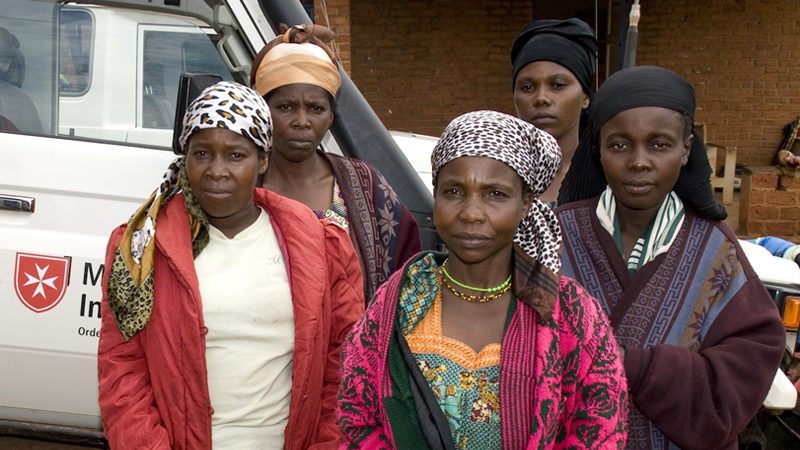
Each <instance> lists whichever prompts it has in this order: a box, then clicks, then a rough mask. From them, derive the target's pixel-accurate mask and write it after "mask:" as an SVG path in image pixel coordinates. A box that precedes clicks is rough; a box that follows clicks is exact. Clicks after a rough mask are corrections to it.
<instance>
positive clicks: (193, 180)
mask: <svg viewBox="0 0 800 450" xmlns="http://www.w3.org/2000/svg"><path fill="white" fill-rule="evenodd" d="M266 170H267V157H266V152H260V151H259V150H258V147H256V144H255V143H253V141H251V140H250V139H247V138H246V137H244V136H242V135H240V134H238V133H236V132H233V131H230V130H226V129H222V128H205V129H202V130H199V131H196V132H195V133H194V134H193V135H192V136H191V138H190V139H189V145H188V147H187V150H186V173H187V175H188V178H189V185H190V187H191V189H192V193H193V194H194V195H195V197H196V198H197V201H198V203H199V204H200V207H201V208H202V209H203V211H204V212H205V213H206V216H208V221H209V223H210V224H211V225H214V226H216V227H217V228H220V227H219V226H218V225H219V224H223V223H224V224H225V226H226V227H231V226H233V227H235V226H237V225H238V222H239V219H241V220H242V221H243V222H244V221H246V220H247V219H248V218H250V217H252V216H250V214H251V213H252V210H253V188H254V187H255V185H256V179H257V178H258V177H259V176H260V175H261V174H263V173H264V172H265V171H266Z"/></svg>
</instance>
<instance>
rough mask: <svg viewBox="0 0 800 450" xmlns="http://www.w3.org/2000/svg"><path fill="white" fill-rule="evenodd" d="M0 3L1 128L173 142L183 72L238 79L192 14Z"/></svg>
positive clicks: (13, 0) (44, 1) (45, 0)
mask: <svg viewBox="0 0 800 450" xmlns="http://www.w3.org/2000/svg"><path fill="white" fill-rule="evenodd" d="M0 9H2V10H3V11H4V13H3V16H2V17H0V131H13V132H21V133H26V134H35V135H50V136H59V137H65V138H74V139H90V140H101V141H108V142H114V143H121V144H135V145H148V146H155V147H162V148H165V149H167V148H170V146H171V143H172V129H173V123H174V120H175V103H176V98H177V91H178V80H179V77H180V75H181V73H183V72H192V73H213V74H216V75H219V76H221V77H222V78H223V79H225V80H234V77H233V76H232V75H231V73H230V71H229V70H228V68H227V67H226V65H225V63H224V62H223V60H222V58H221V57H220V54H219V53H218V51H217V49H216V46H215V41H216V40H217V35H216V33H215V32H214V30H213V28H211V27H209V26H208V24H205V23H203V22H201V21H199V20H198V19H195V18H192V17H183V16H179V15H174V14H165V13H156V12H148V11H137V10H135V9H131V8H114V7H108V6H94V5H85V6H84V5H80V6H79V5H66V6H64V5H59V4H56V2H55V1H54V0H29V1H25V2H19V1H18V0H0ZM6 61H8V63H7V62H6ZM237 81H244V80H237Z"/></svg>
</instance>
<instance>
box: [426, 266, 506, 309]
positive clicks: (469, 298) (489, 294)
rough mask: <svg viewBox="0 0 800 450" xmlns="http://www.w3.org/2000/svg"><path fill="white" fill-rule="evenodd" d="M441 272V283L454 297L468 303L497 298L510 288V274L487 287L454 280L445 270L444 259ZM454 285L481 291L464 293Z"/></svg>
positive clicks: (483, 301) (484, 301)
mask: <svg viewBox="0 0 800 450" xmlns="http://www.w3.org/2000/svg"><path fill="white" fill-rule="evenodd" d="M441 272H442V274H443V275H444V276H443V277H442V281H443V282H444V283H443V284H444V286H445V287H446V288H447V290H448V291H450V292H452V293H453V295H455V296H456V297H458V298H460V299H461V300H464V301H466V302H470V303H472V302H478V303H486V302H490V301H492V300H495V299H498V298H500V297H502V296H503V295H505V293H506V292H508V291H509V289H511V275H509V276H508V278H506V279H505V281H503V282H502V283H500V284H498V285H497V286H494V287H489V288H479V287H475V286H470V285H468V284H465V283H462V282H460V281H458V280H456V279H455V278H453V276H452V275H450V273H449V272H448V271H447V260H445V261H444V263H442V266H441ZM456 286H458V287H460V288H463V289H468V290H470V291H475V292H481V294H478V295H470V294H465V293H463V292H461V291H459V290H458V289H456Z"/></svg>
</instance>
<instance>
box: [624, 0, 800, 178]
mask: <svg viewBox="0 0 800 450" xmlns="http://www.w3.org/2000/svg"><path fill="white" fill-rule="evenodd" d="M799 6H800V4H798V2H797V1H784V0H704V1H693V0H647V1H643V2H642V20H641V22H640V23H639V28H640V33H639V35H640V41H639V51H638V59H637V63H638V64H657V65H663V66H666V67H669V68H671V69H673V70H675V71H677V72H678V73H680V74H681V75H683V76H684V77H686V78H687V79H688V80H689V81H690V82H691V83H692V84H693V85H694V87H695V90H696V93H697V106H698V117H697V120H698V121H699V122H706V124H707V127H708V134H709V136H708V140H709V141H712V142H716V143H720V144H724V145H735V146H737V147H738V154H737V161H738V162H742V163H745V164H749V165H768V164H771V163H772V159H773V157H774V155H775V151H776V149H777V148H778V146H779V145H780V142H781V138H782V128H783V126H784V125H785V124H787V123H789V122H791V121H792V120H793V119H794V118H795V117H797V116H798V115H800V45H798V42H800V8H798V7H799Z"/></svg>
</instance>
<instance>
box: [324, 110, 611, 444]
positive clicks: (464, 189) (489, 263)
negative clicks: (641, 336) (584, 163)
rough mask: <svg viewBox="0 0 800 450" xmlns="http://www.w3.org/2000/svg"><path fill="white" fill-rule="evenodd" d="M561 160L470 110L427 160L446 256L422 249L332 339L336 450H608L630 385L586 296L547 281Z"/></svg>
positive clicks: (543, 139)
mask: <svg viewBox="0 0 800 450" xmlns="http://www.w3.org/2000/svg"><path fill="white" fill-rule="evenodd" d="M560 159H561V154H560V151H559V149H558V145H557V144H556V141H555V140H554V139H553V138H552V137H551V136H550V135H548V134H547V133H544V132H542V131H540V130H538V129H536V128H535V127H534V126H533V125H531V124H528V123H526V122H524V121H522V120H519V119H517V118H515V117H512V116H509V115H506V114H503V113H498V112H494V111H477V112H472V113H467V114H464V115H462V116H460V117H458V118H456V119H454V120H453V121H452V122H451V123H450V125H449V126H448V127H447V129H446V130H445V132H444V134H443V136H442V138H441V140H440V141H439V143H438V144H437V145H436V148H435V149H434V151H433V155H432V157H431V162H432V165H433V178H434V222H435V224H436V228H437V231H438V232H439V235H440V236H441V238H442V240H443V241H444V243H445V244H446V245H447V247H448V250H449V254H440V253H420V254H418V255H417V256H416V257H414V258H412V259H411V260H410V261H408V262H407V263H406V264H405V266H404V267H403V269H402V270H400V271H398V272H396V273H395V274H394V275H392V277H391V278H390V279H389V281H387V283H386V284H384V285H383V286H382V287H381V288H380V289H379V290H378V292H377V293H376V296H375V299H374V301H373V303H372V304H371V305H370V306H369V308H368V310H367V313H366V316H365V317H364V319H362V320H361V321H359V322H358V323H357V324H356V325H355V327H354V328H353V331H352V332H351V334H350V336H349V337H348V339H347V340H346V341H345V343H344V344H343V350H342V353H343V358H344V359H343V368H342V370H343V373H342V385H341V388H340V390H339V402H338V405H337V415H338V420H339V426H340V428H341V430H342V433H343V435H344V439H345V447H349V448H369V449H373V448H409V449H411V448H414V449H423V448H430V449H445V448H448V449H449V448H460V449H495V448H497V449H499V448H505V449H518V448H526V447H527V448H534V447H535V448H591V449H599V448H621V447H623V446H624V443H625V421H626V418H627V397H626V392H627V385H626V382H625V379H624V377H623V371H622V366H621V364H620V360H619V356H618V354H617V344H616V341H615V340H614V336H613V335H612V332H611V329H610V327H609V325H608V322H607V320H606V318H605V316H604V315H603V313H602V311H601V309H600V308H599V306H598V304H597V302H596V301H595V300H594V299H593V298H591V297H589V296H588V295H587V294H586V293H585V292H584V290H583V289H582V288H581V287H580V286H578V285H577V284H576V283H575V282H574V281H573V280H571V279H569V278H566V277H563V276H561V275H560V268H561V261H560V256H559V252H560V245H561V232H560V228H559V226H558V222H557V220H556V217H555V215H554V214H553V212H552V211H551V210H550V209H549V208H548V207H547V205H545V204H544V203H542V202H541V201H539V200H538V196H539V195H540V194H541V193H542V192H544V191H545V190H546V189H547V187H548V186H549V184H550V182H551V180H552V179H553V176H554V174H555V171H556V169H557V168H558V165H559V162H560Z"/></svg>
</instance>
